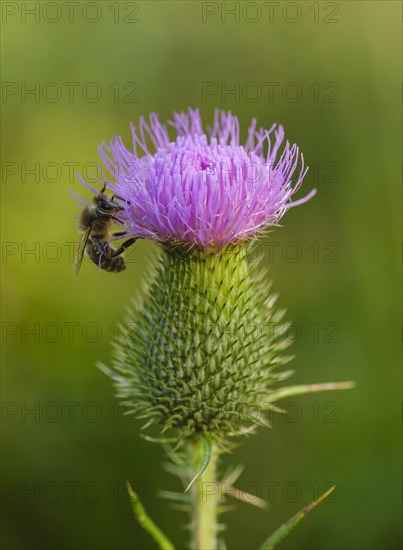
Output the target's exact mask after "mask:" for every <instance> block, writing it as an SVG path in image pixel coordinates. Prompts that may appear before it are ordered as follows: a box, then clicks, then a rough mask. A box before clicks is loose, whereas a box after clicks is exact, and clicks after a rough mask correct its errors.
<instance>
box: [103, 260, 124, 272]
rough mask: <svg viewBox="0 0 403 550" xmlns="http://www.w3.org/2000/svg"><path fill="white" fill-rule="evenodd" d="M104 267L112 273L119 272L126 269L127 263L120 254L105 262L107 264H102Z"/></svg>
mask: <svg viewBox="0 0 403 550" xmlns="http://www.w3.org/2000/svg"><path fill="white" fill-rule="evenodd" d="M101 267H102V269H104V270H105V271H109V272H111V273H119V271H123V270H124V269H126V264H125V261H124V259H123V258H122V257H121V256H118V257H117V258H112V259H111V260H108V261H107V262H105V264H103V265H101Z"/></svg>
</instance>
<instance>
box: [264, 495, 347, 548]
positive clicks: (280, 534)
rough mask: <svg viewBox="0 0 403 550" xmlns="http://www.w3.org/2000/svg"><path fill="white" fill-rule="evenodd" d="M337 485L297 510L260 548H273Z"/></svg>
mask: <svg viewBox="0 0 403 550" xmlns="http://www.w3.org/2000/svg"><path fill="white" fill-rule="evenodd" d="M335 487H336V486H335V485H333V487H330V489H328V490H327V491H326V493H323V495H321V496H320V497H319V498H317V499H316V500H314V501H313V502H311V504H308V506H305V508H303V509H302V510H300V511H299V512H297V513H296V514H295V515H294V516H292V518H290V519H289V520H288V521H287V522H286V523H283V525H281V527H279V528H278V529H277V530H276V531H275V532H274V533H273V534H272V535H271V536H270V537H269V538H268V539H267V540H266V541H265V542H264V543H263V544H262V546H261V547H260V548H259V550H272V549H273V548H274V547H275V546H277V544H278V543H279V542H281V541H282V540H283V538H284V537H285V536H286V535H288V533H289V532H290V531H292V530H293V529H294V527H295V526H296V525H297V524H298V523H299V522H300V521H301V519H302V518H303V517H305V516H306V515H307V513H308V512H310V511H311V510H312V509H313V508H315V506H317V505H318V504H319V503H321V502H322V501H323V500H325V499H326V498H327V497H328V496H329V495H330V494H331V493H333V491H334V490H335Z"/></svg>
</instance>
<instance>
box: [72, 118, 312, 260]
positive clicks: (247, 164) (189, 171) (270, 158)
mask: <svg viewBox="0 0 403 550" xmlns="http://www.w3.org/2000/svg"><path fill="white" fill-rule="evenodd" d="M170 127H171V128H173V129H174V131H175V136H174V138H173V139H171V137H170V135H169V129H170ZM132 134H133V150H132V151H130V150H128V149H127V148H126V146H125V145H124V144H123V141H122V139H121V138H120V137H115V138H114V139H113V140H112V141H111V142H110V143H109V144H106V143H103V144H102V145H101V146H100V148H99V154H100V157H101V159H102V161H103V164H104V165H105V167H106V169H107V171H108V172H109V174H106V173H105V171H104V170H103V171H102V180H103V181H105V182H106V183H107V186H108V187H109V189H111V190H112V191H113V193H115V194H116V195H118V196H119V198H120V199H121V200H122V203H121V204H122V205H123V206H124V211H123V212H122V214H121V215H120V217H121V219H122V221H124V223H125V228H126V231H127V234H128V235H130V236H133V237H142V238H151V239H154V240H157V241H161V242H179V243H183V244H187V245H194V246H197V247H202V248H204V249H206V250H220V249H221V248H222V247H224V246H225V245H227V244H230V243H237V242H241V241H243V240H248V239H251V238H253V236H254V235H255V234H256V233H258V232H261V231H263V230H264V229H266V228H267V227H269V226H271V225H273V224H275V223H277V222H278V221H279V219H280V218H281V217H282V215H283V214H284V212H285V211H286V210H287V209H288V208H290V206H294V205H296V204H301V203H302V202H305V201H307V200H309V199H310V198H311V197H312V196H313V194H315V190H313V191H312V192H311V193H310V194H309V195H307V196H306V197H304V198H303V199H300V200H299V201H296V202H294V203H292V202H291V197H292V195H293V194H294V193H295V192H296V191H297V190H298V189H299V187H300V185H301V183H302V180H303V178H304V176H305V174H306V171H307V168H305V167H304V159H303V155H302V154H300V152H299V149H298V147H297V145H295V144H294V145H290V143H289V142H288V141H287V142H286V143H285V146H284V147H283V148H282V151H280V148H281V145H282V143H283V140H284V130H283V127H282V126H277V125H276V124H273V126H272V127H271V128H270V129H269V130H263V129H262V128H260V129H259V130H257V129H256V120H255V119H253V120H252V124H251V126H250V127H249V130H248V138H247V141H246V144H245V145H241V144H240V137H239V122H238V119H237V117H236V116H234V115H232V114H231V112H224V111H218V110H217V111H216V112H215V116H214V124H213V127H212V128H211V129H210V130H209V131H206V132H205V131H204V130H203V126H202V120H201V117H200V113H199V111H198V110H192V109H189V110H188V112H187V113H179V114H178V113H174V119H173V121H169V122H168V123H167V124H161V123H160V121H159V119H158V116H157V115H156V114H151V115H150V117H149V122H148V123H147V122H146V121H145V119H144V118H141V119H140V123H139V126H138V128H136V127H135V126H132ZM80 179H81V181H83V179H82V178H80ZM83 183H85V184H86V185H87V186H88V187H90V188H91V189H92V190H93V191H94V189H93V188H92V187H91V186H90V185H89V184H87V183H86V182H84V181H83Z"/></svg>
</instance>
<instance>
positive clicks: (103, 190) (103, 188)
mask: <svg viewBox="0 0 403 550" xmlns="http://www.w3.org/2000/svg"><path fill="white" fill-rule="evenodd" d="M105 189H106V182H105V183H104V186H103V187H102V189H101V193H105Z"/></svg>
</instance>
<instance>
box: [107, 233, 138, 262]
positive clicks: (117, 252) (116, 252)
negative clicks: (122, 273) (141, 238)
mask: <svg viewBox="0 0 403 550" xmlns="http://www.w3.org/2000/svg"><path fill="white" fill-rule="evenodd" d="M136 241H137V239H135V238H132V239H127V241H125V242H124V243H122V244H121V245H120V246H119V248H116V250H114V251H113V252H112V253H111V258H114V257H115V256H119V255H120V254H122V252H124V251H125V250H126V248H129V246H131V245H132V244H133V243H135V242H136Z"/></svg>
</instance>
